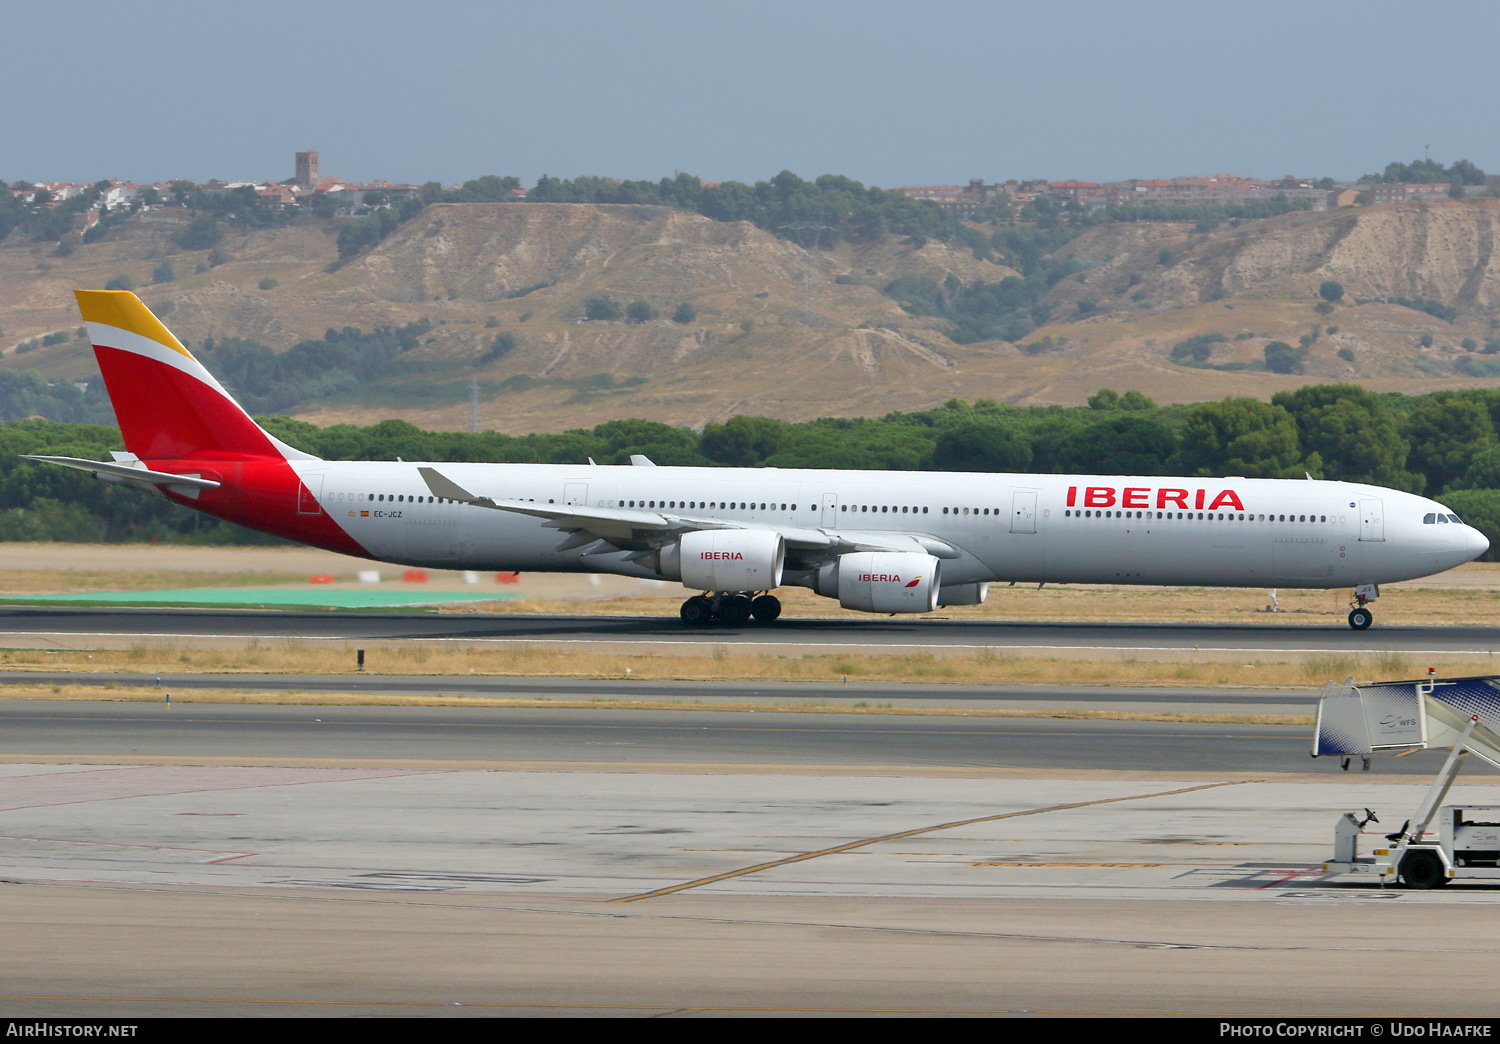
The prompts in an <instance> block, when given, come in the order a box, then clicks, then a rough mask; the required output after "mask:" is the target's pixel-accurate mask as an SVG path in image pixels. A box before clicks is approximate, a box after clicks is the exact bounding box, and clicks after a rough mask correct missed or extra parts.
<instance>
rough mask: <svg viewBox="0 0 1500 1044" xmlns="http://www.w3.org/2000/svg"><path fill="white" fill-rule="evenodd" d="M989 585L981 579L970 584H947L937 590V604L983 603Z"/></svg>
mask: <svg viewBox="0 0 1500 1044" xmlns="http://www.w3.org/2000/svg"><path fill="white" fill-rule="evenodd" d="M989 594H990V585H989V584H988V583H987V582H985V581H983V580H981V581H978V582H977V583H972V584H948V585H946V586H945V587H944V588H943V589H942V590H941V591H939V592H938V605H940V606H943V605H983V604H984V600H985V599H986V598H988V597H989Z"/></svg>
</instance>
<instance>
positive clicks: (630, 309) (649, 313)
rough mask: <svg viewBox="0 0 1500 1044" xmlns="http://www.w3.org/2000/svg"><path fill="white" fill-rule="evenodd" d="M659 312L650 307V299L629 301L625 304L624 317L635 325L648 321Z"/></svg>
mask: <svg viewBox="0 0 1500 1044" xmlns="http://www.w3.org/2000/svg"><path fill="white" fill-rule="evenodd" d="M660 314H661V313H660V312H658V311H657V310H656V309H655V308H653V307H652V305H651V302H650V301H641V300H636V301H631V302H630V304H628V305H626V306H625V317H626V318H627V319H629V320H630V321H631V322H632V323H635V324H637V325H639V324H641V323H649V322H650V321H651V320H653V319H655V318H656V317H657V316H658V315H660Z"/></svg>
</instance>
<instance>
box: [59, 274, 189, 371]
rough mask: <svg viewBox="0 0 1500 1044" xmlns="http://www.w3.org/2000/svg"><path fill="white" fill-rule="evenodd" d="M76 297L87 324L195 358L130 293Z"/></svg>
mask: <svg viewBox="0 0 1500 1044" xmlns="http://www.w3.org/2000/svg"><path fill="white" fill-rule="evenodd" d="M73 295H74V296H75V297H77V298H78V310H79V311H80V312H82V313H83V321H84V322H86V323H102V324H103V325H105V326H114V327H117V328H119V329H121V330H129V331H130V332H131V333H134V334H140V335H141V336H142V337H146V338H149V339H150V340H153V341H156V342H157V343H158V344H162V345H165V346H166V347H168V348H170V349H172V350H173V351H174V352H181V353H182V354H183V355H185V356H187V357H188V358H189V359H191V358H192V355H191V354H190V353H189V352H188V350H187V349H186V348H184V347H183V346H182V344H181V343H180V342H179V341H178V340H177V338H175V337H173V336H172V331H171V330H168V329H167V328H166V327H165V326H163V325H162V324H161V320H160V319H158V318H156V316H154V315H152V314H151V309H149V308H147V307H146V306H145V305H143V304H141V299H140V298H139V297H136V296H135V294H132V293H131V292H130V291H129V290H74V291H73Z"/></svg>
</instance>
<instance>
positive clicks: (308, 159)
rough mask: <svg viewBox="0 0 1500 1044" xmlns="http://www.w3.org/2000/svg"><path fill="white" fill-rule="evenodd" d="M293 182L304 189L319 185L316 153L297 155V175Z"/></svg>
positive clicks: (300, 153)
mask: <svg viewBox="0 0 1500 1044" xmlns="http://www.w3.org/2000/svg"><path fill="white" fill-rule="evenodd" d="M282 169H283V170H285V169H286V168H285V167H283V168H282ZM292 180H293V181H295V182H296V183H297V184H298V185H300V186H302V187H303V188H311V187H312V186H313V185H316V184H317V183H318V154H317V153H316V152H313V151H312V150H307V151H304V152H299V153H297V174H296V177H294V178H293V179H292Z"/></svg>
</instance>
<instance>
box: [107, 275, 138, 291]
mask: <svg viewBox="0 0 1500 1044" xmlns="http://www.w3.org/2000/svg"><path fill="white" fill-rule="evenodd" d="M104 289H106V290H134V289H135V283H134V282H133V281H132V280H131V278H130V277H129V276H128V275H117V276H115V277H114V278H113V279H111V280H110V281H109V282H107V283H105V284H104Z"/></svg>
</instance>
